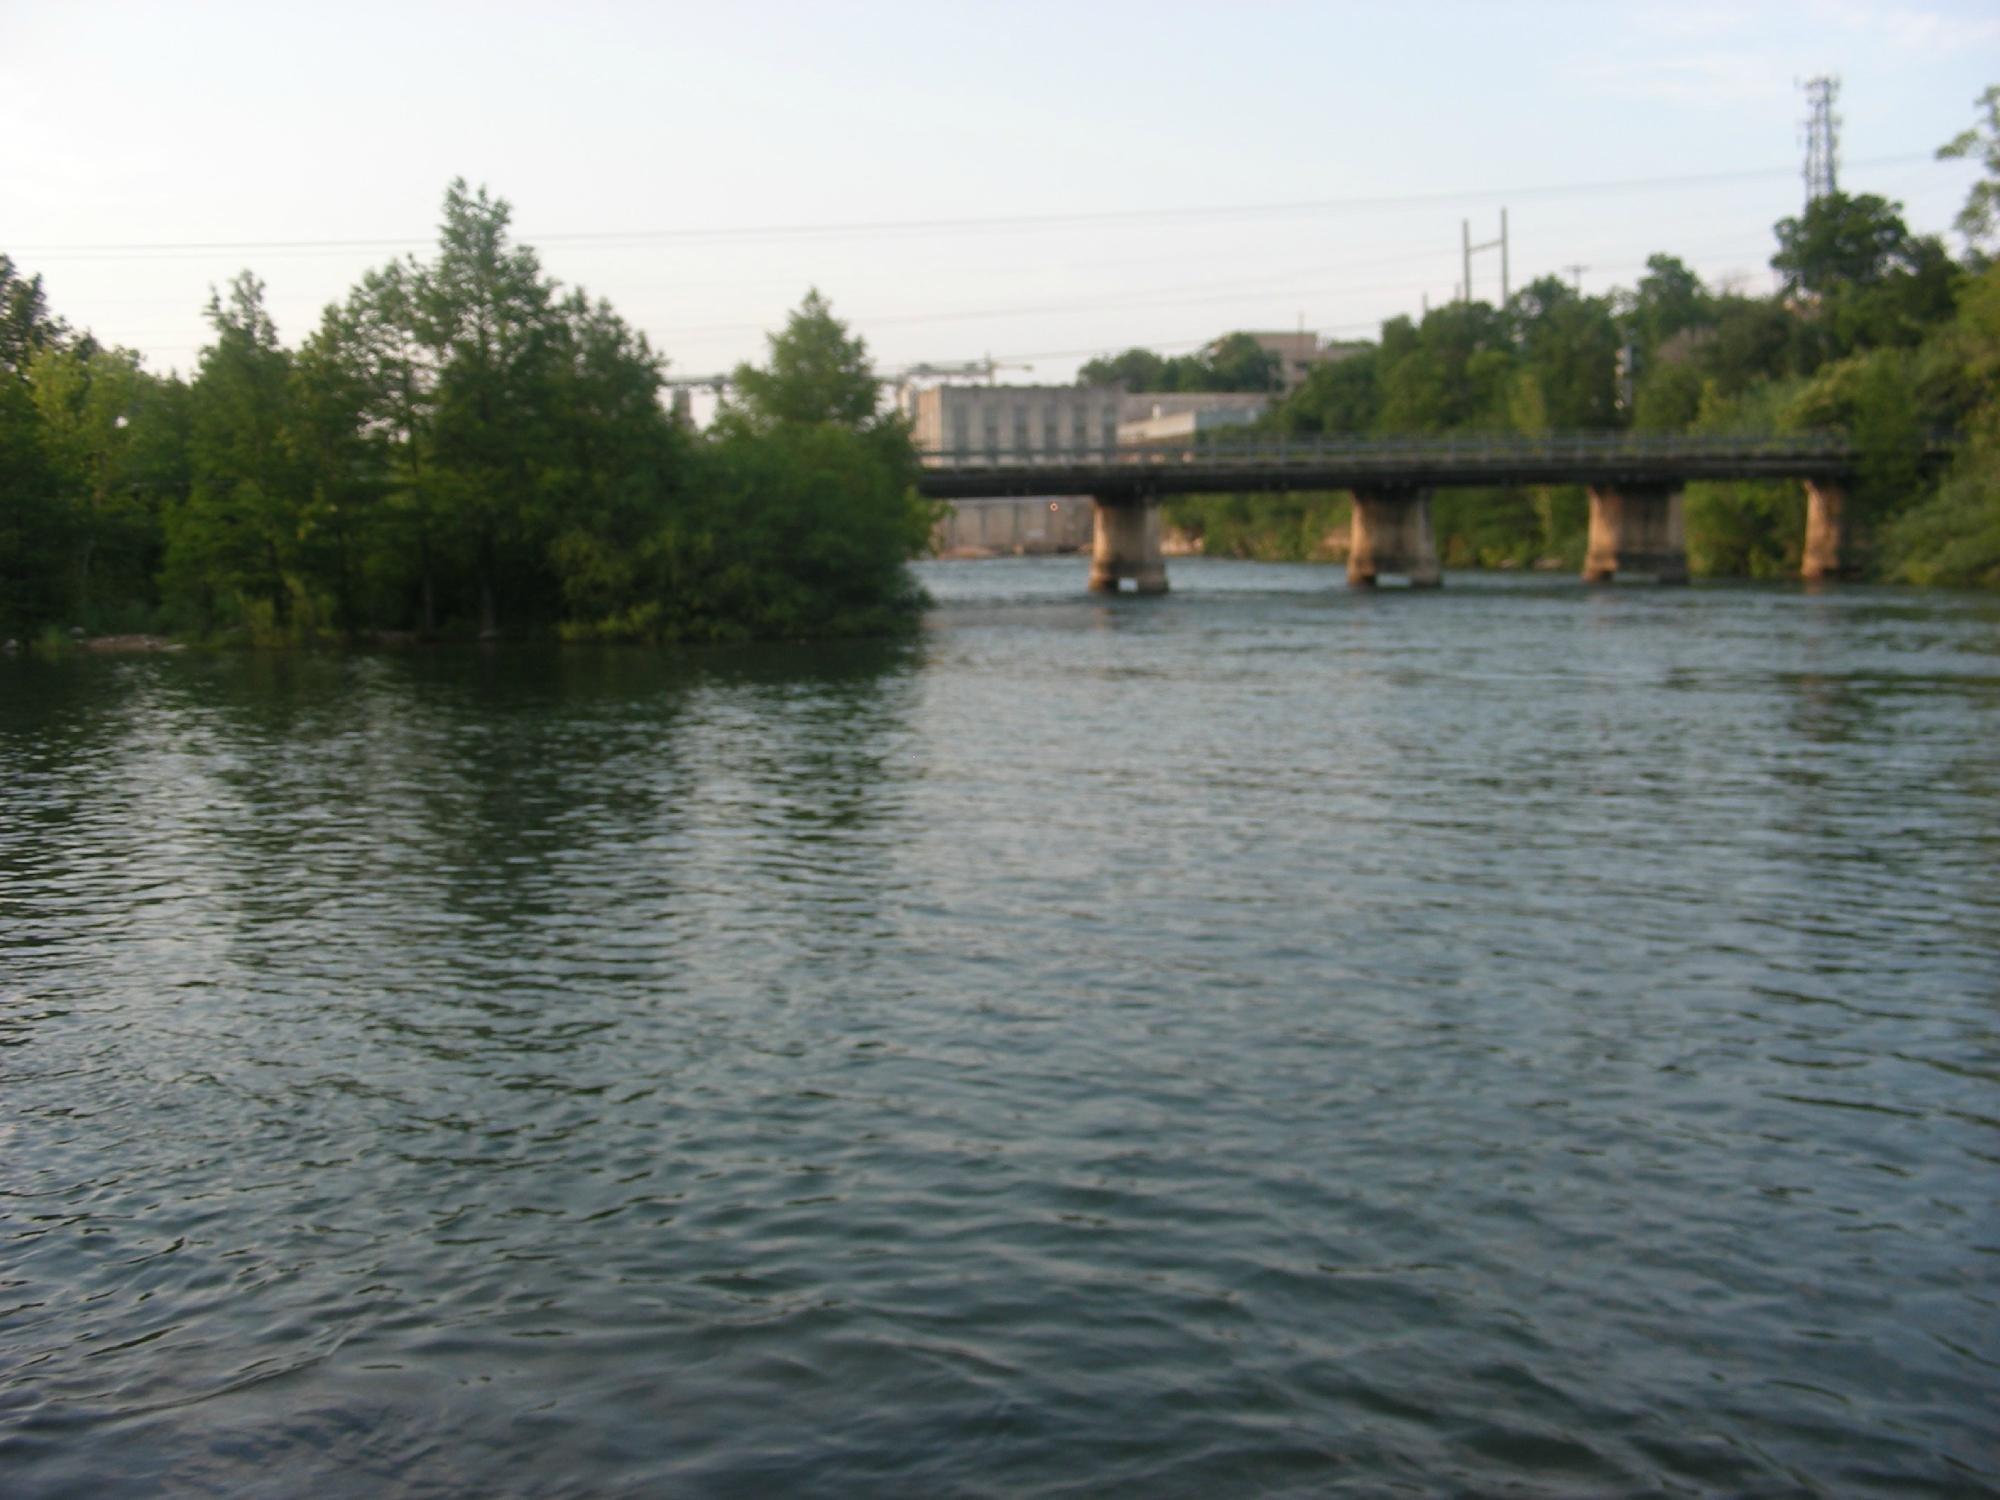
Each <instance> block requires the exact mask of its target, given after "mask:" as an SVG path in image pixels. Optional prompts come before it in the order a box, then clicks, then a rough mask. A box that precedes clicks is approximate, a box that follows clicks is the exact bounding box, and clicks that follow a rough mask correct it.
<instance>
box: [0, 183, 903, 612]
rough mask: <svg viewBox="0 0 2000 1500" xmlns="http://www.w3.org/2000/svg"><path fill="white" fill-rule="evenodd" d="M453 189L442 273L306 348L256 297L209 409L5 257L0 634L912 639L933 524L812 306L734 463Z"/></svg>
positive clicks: (1, 283)
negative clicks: (673, 410) (54, 629)
mask: <svg viewBox="0 0 2000 1500" xmlns="http://www.w3.org/2000/svg"><path fill="white" fill-rule="evenodd" d="M509 221H510V211H509V209H508V206H507V204H506V203H505V202H504V201H501V200H499V199H496V198H493V197H491V196H490V195H488V194H487V193H486V192H485V191H484V190H483V189H481V190H477V191H475V190H473V189H471V188H469V187H468V186H467V185H466V184H465V183H464V182H463V181H458V182H454V183H452V184H451V186H450V189H449V190H448V191H447V193H446V195H445V201H444V213H443V222H442V224H441V226H440V234H439V245H438V251H437V254H436V256H435V258H434V259H432V260H429V261H419V260H416V259H407V260H402V261H397V262H394V263H391V264H390V265H387V266H384V267H382V268H381V269H379V270H377V271H374V272H371V273H369V274H368V275H367V276H365V277H364V278H363V279H362V281H361V282H360V284H359V285H357V286H356V287H355V288H354V289H353V291H352V292H351V293H350V294H349V296H348V298H347V299H346V301H345V302H344V303H341V304H339V305H336V306H332V307H329V308H327V309H326V311H325V313H324V315H323V317H322V318H321V321H320V324H319V327H318V328H317V329H316V330H315V331H314V332H313V333H312V334H311V335H310V336H309V337H308V338H307V339H306V340H305V341H304V343H303V344H301V345H300V346H299V347H298V348H297V349H296V350H292V349H288V348H287V347H285V345H284V344H283V343H282V342H281V340H280V338H279V334H278V330H277V328H276V326H275V325H274V323H273V321H272V319H271V316H270V313H269V311H268V309H267V308H266V306H265V302H264V289H263V285H262V283H261V282H259V281H258V280H257V279H256V277H254V276H253V275H251V274H249V273H248V272H245V273H244V274H243V275H241V276H239V277H238V278H237V279H236V280H235V281H234V282H232V283H231V285H230V286H229V287H228V288H227V289H226V290H225V291H223V292H220V293H217V294H215V295H214V296H212V297H211V299H210V303H209V308H208V316H209V322H210V326H211V328H212V330H213V339H212V342H211V343H210V345H209V346H208V347H207V348H206V349H205V350H204V351H203V353H202V355H201V359H200V362H199V365H198V368H197V370H196V374H195V378H194V380H193V382H192V384H183V383H181V382H179V381H176V380H172V379H167V380H161V379H159V378H157V377H154V376H151V375H148V374H147V373H146V372H145V371H144V370H143V369H142V368H141V367H140V365H139V362H138V360H137V359H136V358H135V357H134V356H132V355H130V354H128V353H126V352H124V351H119V350H106V349H102V348H99V347H98V346H97V345H96V344H95V343H94V342H93V341H91V340H90V339H89V338H88V337H87V336H84V337H77V336H74V335H72V334H71V333H70V331H69V330H68V329H67V327H65V326H64V325H63V324H62V323H61V322H60V321H59V320H57V319H54V318H52V317H51V316H50V315H49V313H48V310H47V306H46V302H45V299H44V296H43V293H42V288H41V282H40V280H39V278H33V279H27V278H23V277H21V276H20V275H19V274H18V273H17V272H16V271H15V270H14V268H13V265H12V262H11V261H6V260H5V259H4V258H0V486H4V490H5V494H6V496H7V501H8V503H7V504H6V505H5V506H4V507H0V589H4V593H0V629H5V630H7V631H9V632H15V631H18V632H21V633H32V632H35V631H39V630H42V629H45V628H47V627H49V626H52V625H57V624H62V625H68V624H72V623H78V624H82V625H84V626H86V627H90V628H95V627H97V626H101V625H104V624H108V623H117V624H118V625H119V626H120V627H121V628H135V627H137V626H141V625H156V624H162V623H164V624H170V625H174V626H177V627H180V628H183V629H186V630H190V631H193V632H195V633H197V634H202V635H217V636H223V637H234V638H239V639H245V640H249V641H252V642H258V643H267V644H283V643H292V642H300V641H306V640H311V639H315V638H319V637H323V636H329V635H334V636H352V635H355V634H359V633H365V632H375V631H389V632H398V633H401V632H409V631H417V632H423V633H430V632H439V631H442V632H453V631H456V632H459V633H471V632H475V631H476V632H478V633H479V634H482V635H486V634H494V633H499V632H505V631H513V632H523V631H526V632H540V631H549V630H562V631H563V632H564V633H566V634H569V635H572V636H578V637H592V638H644V639H683V638H698V639H719V638H741V637H750V636H772V635H793V636H796V635H813V634H823V633H844V632H855V631H864V630H866V631H872V630H878V629H882V628H886V627H887V626H888V625H890V624H892V623H894V622H897V621H900V620H902V619H904V618H907V616H908V613H909V611H910V608H911V606H912V604H913V603H914V602H915V599H916V595H915V592H914V589H913V586H912V584H911V582H910V580H909V577H908V574H907V571H906V569H905V566H904V563H905V560H906V559H907V558H908V557H909V556H910V555H911V554H912V553H913V552H914V551H917V550H919V549H920V548H921V547H922V545H923V544H924V542H925V540H926V539H927V535H928V529H929V522H930V511H929V509H928V508H927V507H926V506H924V505H923V504H922V503H921V502H919V501H918V500H917V498H916V495H915V489H914V485H913V482H912V481H913V477H914V475H913V465H914V461H915V460H914V456H913V454H912V452H911V448H910V444H909V440H908V434H907V432H906V431H905V429H904V427H903V426H902V424H901V422H900V421H898V420H896V419H894V418H887V417H881V416H878V415H877V413H876V399H875V397H876V390H877V382H876V380H875V377H874V373H873V371H872V370H871V369H870V368H869V366H868V362H867V357H866V351H865V349H864V348H863V346H862V344H861V343H860V341H859V340H858V339H851V338H849V337H848V335H847V333H846V330H845V329H844V328H843V327H842V326H841V325H840V324H839V323H838V322H837V321H835V320H834V319H833V317H832V314H831V312H830V310H829V309H828V307H827V305H826V303H825V301H824V299H822V298H821V297H820V296H819V295H818V294H817V293H812V294H810V295H809V296H808V297H807V299H806V302H805V304H804V306H803V307H802V308H801V309H800V311H799V312H798V313H797V314H795V315H794V316H793V318H792V320H791V322H790V324H789V325H788V327H787V329H786V330H785V332H784V333H782V334H780V335H779V336H778V337H776V338H774V339H773V340H772V356H771V362H770V365H769V367H768V368H766V369H762V370H746V371H744V372H743V375H744V380H743V389H742V398H741V400H740V401H739V402H738V403H736V404H735V405H734V406H733V407H732V409H731V411H730V412H729V413H728V414H727V416H726V417H725V419H724V420H723V421H722V422H720V423H718V425H717V428H716V431H715V433H714V434H713V435H712V437H710V438H708V439H706V440H704V439H699V438H696V437H693V436H692V435H690V434H688V433H686V432H684V431H683V430H682V429H680V428H679V427H677V426H676V425H675V424H674V422H673V421H672V420H671V419H670V418H669V417H668V415H667V413H666V412H665V410H664V409H663V407H662V406H661V403H660V399H659V397H660V389H661V384H662V367H663V362H662V360H661V359H660V358H659V356H658V355H656V354H655V353H654V352H653V351H652V349H651V348H650V347H649V346H648V345H647V342H646V340H645V339H644V338H643V337H642V336H640V335H639V334H637V333H636V332H635V331H634V330H633V329H631V328H630V327H629V326H628V325H627V324H626V323H625V322H624V321H623V320H622V319H621V318H620V317H619V316H618V315H617V313H616V312H614V311H613V310H612V308H611V307H610V306H609V305H608V304H606V303H604V302H602V301H593V300H592V299H591V298H589V297H588V296H587V295H585V294H584V293H583V292H582V291H580V290H576V289H565V288H563V287H561V286H559V285H558V284H557V283H556V282H555V281H553V280H552V279H550V278H549V277H548V276H547V275H545V274H544V272H543V270H542V268H541V264H540V262H539V260H538V259H537V257H536V256H535V254H534V252H533V251H532V250H529V249H527V248H525V247H521V246H517V245H515V244H514V243H513V242H512V241H511V239H510V237H509Z"/></svg>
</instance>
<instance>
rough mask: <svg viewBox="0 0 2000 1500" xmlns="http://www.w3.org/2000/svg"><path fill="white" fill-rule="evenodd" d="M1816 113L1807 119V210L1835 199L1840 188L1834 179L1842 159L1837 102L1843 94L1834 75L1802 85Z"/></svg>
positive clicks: (1808, 81)
mask: <svg viewBox="0 0 2000 1500" xmlns="http://www.w3.org/2000/svg"><path fill="white" fill-rule="evenodd" d="M1800 86H1801V87H1802V88H1804V89H1805V91H1806V103H1807V105H1808V106H1810V107H1811V109H1812V113H1811V114H1809V115H1808V116H1806V170H1805V179H1806V207H1807V208H1811V207H1812V206H1813V205H1814V204H1815V203H1817V202H1818V201H1819V200H1820V199H1822V198H1831V197H1832V196H1833V195H1834V194H1835V193H1837V192H1838V191H1840V189H1839V188H1838V187H1837V186H1836V185H1835V183H1834V176H1835V172H1836V169H1837V167H1838V165H1839V160H1840V116H1839V115H1837V114H1835V113H1834V112H1833V101H1834V99H1835V98H1836V97H1838V95H1839V93H1840V80H1839V79H1838V78H1835V77H1834V76H1833V75H1832V74H1830V73H1822V74H1821V75H1820V76H1819V77H1817V78H1808V79H1807V80H1806V81H1805V82H1804V83H1803V84H1802V85H1800Z"/></svg>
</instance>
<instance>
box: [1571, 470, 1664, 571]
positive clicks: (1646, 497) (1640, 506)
mask: <svg viewBox="0 0 2000 1500" xmlns="http://www.w3.org/2000/svg"><path fill="white" fill-rule="evenodd" d="M1620 573H1641V574H1651V575H1652V576H1653V577H1654V578H1655V579H1657V580H1658V581H1659V582H1661V583H1686V582H1687V581H1688V565H1687V528H1686V525H1685V523H1684V521H1683V518H1682V508H1681V491H1680V487H1679V486H1678V485H1668V484H1593V485H1591V486H1590V539H1589V541H1588V543H1587V544H1586V545H1585V550H1584V558H1583V581H1584V582H1585V583H1609V582H1610V581H1611V580H1612V579H1613V578H1615V577H1617V576H1618V575H1619V574H1620Z"/></svg>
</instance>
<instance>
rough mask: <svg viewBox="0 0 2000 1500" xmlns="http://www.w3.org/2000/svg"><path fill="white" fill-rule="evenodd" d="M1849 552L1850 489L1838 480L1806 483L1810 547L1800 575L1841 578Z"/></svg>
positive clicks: (1807, 527) (1809, 577) (1807, 546)
mask: <svg viewBox="0 0 2000 1500" xmlns="http://www.w3.org/2000/svg"><path fill="white" fill-rule="evenodd" d="M1846 550H1847V486H1846V485H1844V484H1842V483H1841V482H1840V481H1839V480H1837V479H1808V480H1807V481H1806V545H1805V556H1804V557H1803V558H1801V559H1800V562H1799V576H1800V577H1802V578H1806V579H1820V578H1838V577H1840V576H1841V574H1842V572H1843V571H1844V570H1845V565H1844V563H1843V562H1842V554H1843V553H1845V552H1846Z"/></svg>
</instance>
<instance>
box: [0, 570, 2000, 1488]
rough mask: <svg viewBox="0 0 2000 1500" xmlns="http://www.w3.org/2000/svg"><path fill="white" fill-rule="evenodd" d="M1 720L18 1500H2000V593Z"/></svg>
mask: <svg viewBox="0 0 2000 1500" xmlns="http://www.w3.org/2000/svg"><path fill="white" fill-rule="evenodd" d="M1172 570H1173V581H1174V585H1175V590H1176V591H1175V593H1173V594H1172V595H1170V596H1168V597H1167V598H1164V599H1158V600H1154V599H1137V598H1132V597H1129V596H1128V597H1126V598H1122V599H1118V600H1115V601H1104V600H1093V599H1090V598H1087V597H1086V596H1084V595H1083V594H1082V593H1081V584H1082V582H1083V578H1082V564H1081V563H1080V562H1078V561H1077V560H1075V559H1057V560H1047V561H1009V562H993V563H962V564H942V563H940V564H931V565H928V566H927V567H926V569H925V570H924V572H925V577H926V580H927V582H928V583H929V585H930V586H931V588H932V590H933V592H934V593H935V594H936V596H937V597H938V600H939V604H938V607H937V608H936V609H935V610H934V611H933V612H932V614H931V615H930V617H929V619H928V621H927V625H926V628H925V630H924V631H923V633H922V635H921V637H920V638H919V639H918V640H916V641H914V642H912V643H908V644H903V645H881V644H875V645H855V646H840V647H780V648H769V649H757V650H744V651H712V652H695V653H683V654H672V653H652V652H642V651H619V650H589V651H583V650H578V651H561V650H555V649H549V650H527V649H506V650H496V651H491V652H485V653H481V652H478V651H474V650H471V649H466V650H462V651H461V650H438V651H433V652H422V653H410V654H397V655H352V656H335V655H328V656H310V655H308V656H282V657H261V656H249V655H223V656H206V655H198V654H183V655H178V656H170V657H147V658H123V659H85V660H74V661H67V662H58V663H47V662H39V663H35V662H25V661H16V662H3V661H0V773H4V774H3V775H0V1492H4V1493H6V1494H7V1495H9V1496H42V1495H77V1496H107V1495H108V1496H125V1495H131V1496H138V1495H154V1494H159V1493H162V1492H169V1493H197V1494H200V1493H216V1494H224V1493H226V1494H250V1495H274V1496H275V1495H305V1494H311V1495H314V1496H345V1495H354V1496H374V1495H381V1494H402V1495H431V1494H436V1495H472V1494H480V1495H487V1494H524V1495H606V1494H613V1495H616V1494H674V1495H697V1496H700V1495H807V1496H817V1495H828V1496H832V1495H842V1496H845V1495H896V1496H904V1495H907V1496H944V1495H952V1496H958V1495H991V1496H1070V1495H1083V1494H1102V1493H1120V1494H1132V1495H1145V1496H1212V1495H1218V1494H1259V1495H1264V1494H1297V1495H1325V1494H1354V1495H1390V1494H1414V1495H1427V1494H1490V1493H1513V1494H1522V1495H1568V1494H1576V1495H1609V1494H1673V1495H1682V1494H1708V1493H1714V1494H1728V1495H1801V1494H1828V1495H1843V1496H1845V1495H1869V1494H1879V1495H1910V1494H1926V1493H1930V1494H1940V1495H1945V1494H1950V1495H1966V1494H1978V1493H2000V1317H1996V1302H2000V1211H1997V1210H1996V1202H1997V1201H2000V1192H1996V1189H2000V601H1995V600H1991V599H1979V598H1974V597H1969V596H1954V595H1945V594H1939V595H1927V594H1917V593H1907V592H1897V591H1886V590H1872V589H1858V588H1857V589H1842V590H1838V591H1833V592H1827V593H1823V594H1809V593H1805V592H1802V591H1800V590H1798V589H1796V588H1753V587H1740V588H1736V587H1697V588H1694V589H1683V590H1669V591H1661V590H1655V589H1648V588H1624V587H1620V588H1617V589H1612V590H1603V591H1596V592H1586V591H1585V590H1583V589H1582V588H1581V587H1579V586H1578V585H1576V584H1574V583H1573V582H1571V581H1568V580H1546V579H1531V578H1520V577H1514V578H1499V577H1484V578H1482V577H1454V578H1453V579H1452V580H1451V581H1450V583H1449V585H1448V586H1447V587H1446V588H1445V589H1444V590H1443V591H1441V592H1438V593H1430V594H1409V593H1397V592H1392V591H1387V590H1385V591H1383V592H1381V593H1380V594H1376V595H1372V596H1371V595H1357V594H1351V593H1349V592H1348V591H1347V590H1346V589H1345V588H1344V587H1343V586H1342V584H1341V580H1340V577H1339V575H1338V573H1337V572H1335V571H1333V570H1329V569H1314V568H1305V567H1282V566H1264V565H1256V564H1247V563H1236V564H1232V563H1223V562H1202V561H1194V562H1184V561H1176V562H1174V563H1173V564H1172Z"/></svg>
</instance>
